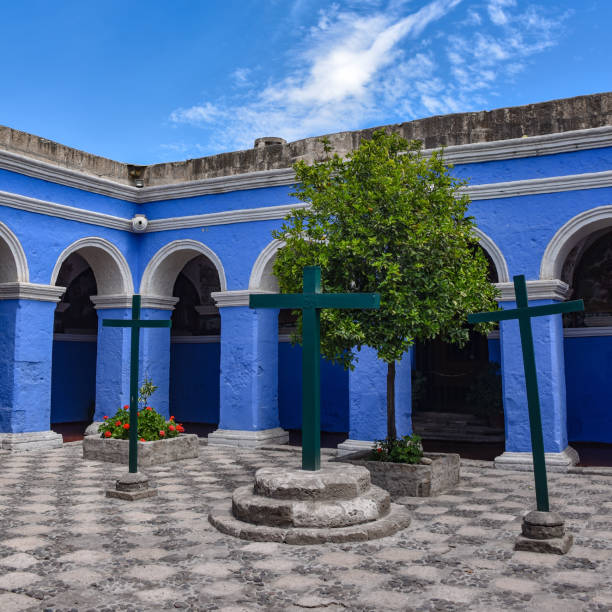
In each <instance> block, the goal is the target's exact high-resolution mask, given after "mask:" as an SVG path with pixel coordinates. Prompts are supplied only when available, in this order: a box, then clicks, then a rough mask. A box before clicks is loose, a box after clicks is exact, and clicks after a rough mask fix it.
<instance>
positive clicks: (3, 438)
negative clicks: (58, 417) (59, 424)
mask: <svg viewBox="0 0 612 612" xmlns="http://www.w3.org/2000/svg"><path fill="white" fill-rule="evenodd" d="M63 443H64V439H63V438H62V436H61V434H58V433H55V432H54V431H51V430H49V431H28V432H26V433H0V449H1V450H7V451H30V450H41V449H47V448H59V447H60V446H61V445H62V444H63Z"/></svg>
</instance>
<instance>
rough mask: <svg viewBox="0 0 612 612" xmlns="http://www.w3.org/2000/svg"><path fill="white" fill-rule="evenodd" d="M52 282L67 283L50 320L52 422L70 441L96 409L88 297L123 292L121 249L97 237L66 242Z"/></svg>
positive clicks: (128, 284) (126, 282) (128, 286)
mask: <svg viewBox="0 0 612 612" xmlns="http://www.w3.org/2000/svg"><path fill="white" fill-rule="evenodd" d="M51 284H55V285H58V286H61V287H66V292H65V293H64V295H63V296H62V298H61V300H60V302H59V303H58V304H57V306H56V309H55V317H54V325H53V357H52V376H51V423H52V427H53V429H54V430H55V431H57V432H58V433H62V434H63V435H64V440H65V441H69V440H71V439H77V438H78V437H80V436H81V435H82V434H83V431H84V430H85V428H86V427H87V425H88V424H89V423H91V421H92V420H93V414H94V410H95V398H96V361H97V336H98V316H97V313H96V309H95V306H94V303H93V301H92V298H93V299H96V301H98V300H99V299H100V298H102V299H103V298H104V297H106V298H110V297H111V296H112V297H119V296H125V297H127V296H129V295H131V294H132V293H133V284H132V279H131V273H130V270H129V266H128V264H127V262H126V261H125V259H124V257H123V255H122V254H121V252H120V251H119V250H118V249H117V247H115V246H114V245H113V244H112V243H110V242H108V241H107V240H105V239H103V238H98V237H90V238H84V239H82V240H78V241H77V242H75V243H73V244H72V245H70V246H69V247H67V248H66V249H65V250H64V251H63V252H62V254H61V255H60V257H59V258H58V260H57V262H56V264H55V266H54V269H53V272H52V275H51Z"/></svg>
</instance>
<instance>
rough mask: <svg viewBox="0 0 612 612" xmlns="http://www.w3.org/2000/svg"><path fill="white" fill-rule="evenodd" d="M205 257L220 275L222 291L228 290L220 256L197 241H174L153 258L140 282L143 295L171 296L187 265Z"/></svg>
mask: <svg viewBox="0 0 612 612" xmlns="http://www.w3.org/2000/svg"><path fill="white" fill-rule="evenodd" d="M198 255H204V256H205V257H207V258H208V260H209V261H210V262H211V263H212V264H213V266H214V267H215V268H216V270H217V274H218V275H219V286H220V287H221V291H225V290H226V288H227V280H226V278H225V270H224V268H223V264H222V263H221V259H220V258H219V256H218V255H217V254H216V253H215V252H214V251H213V250H212V249H211V248H209V247H207V246H206V245H205V244H204V243H203V242H199V241H197V240H190V239H184V240H174V241H173V242H169V243H168V244H166V245H164V246H163V247H162V248H161V249H159V251H157V253H155V255H153V257H151V259H150V261H149V263H148V264H147V267H146V268H145V271H144V272H143V274H142V280H141V281H140V293H142V294H143V295H160V296H161V295H171V294H172V289H173V287H174V283H175V281H176V278H177V276H178V275H179V273H180V271H181V270H182V269H183V267H184V266H185V264H186V263H187V262H188V261H190V260H191V259H193V258H194V257H197V256H198Z"/></svg>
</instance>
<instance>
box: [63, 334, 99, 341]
mask: <svg viewBox="0 0 612 612" xmlns="http://www.w3.org/2000/svg"><path fill="white" fill-rule="evenodd" d="M53 341H54V342H97V341H98V334H53Z"/></svg>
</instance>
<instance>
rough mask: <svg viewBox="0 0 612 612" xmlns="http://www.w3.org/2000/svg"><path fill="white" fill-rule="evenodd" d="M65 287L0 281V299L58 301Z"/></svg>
mask: <svg viewBox="0 0 612 612" xmlns="http://www.w3.org/2000/svg"><path fill="white" fill-rule="evenodd" d="M65 292H66V287H57V286H56V285H37V284H35V283H1V284H0V300H36V301H38V302H59V301H60V298H61V297H62V295H63V294H64V293H65Z"/></svg>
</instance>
